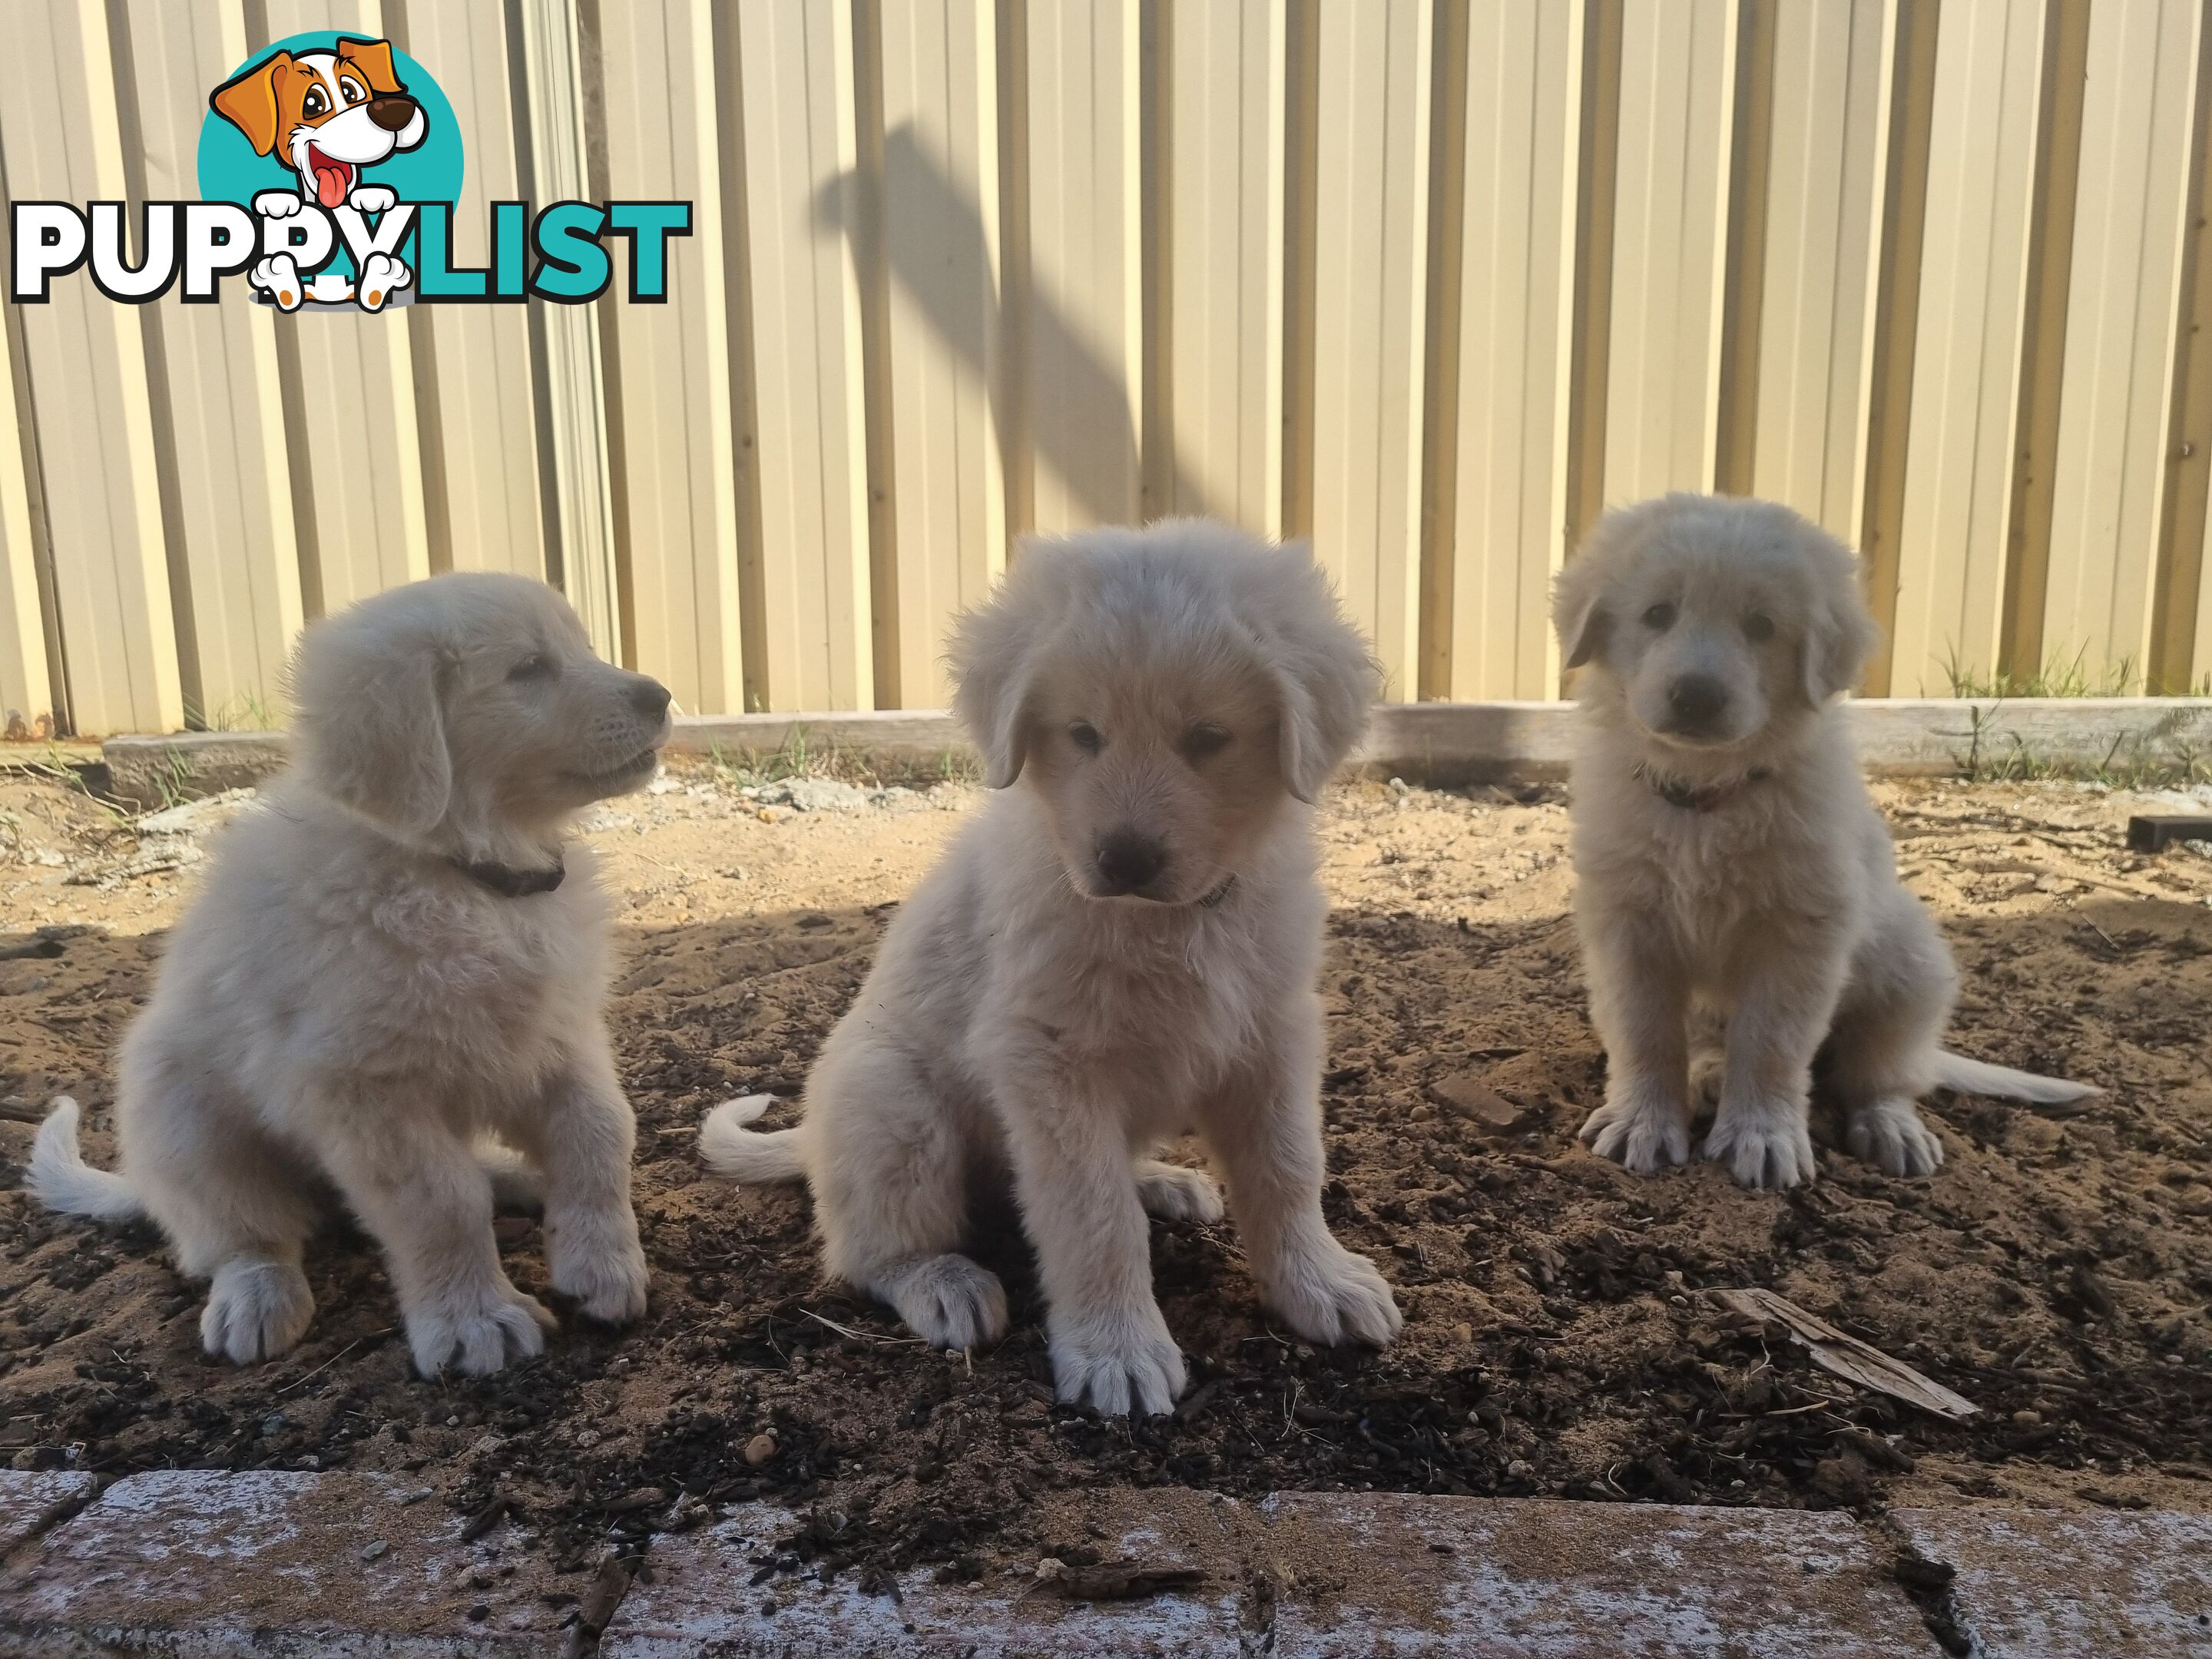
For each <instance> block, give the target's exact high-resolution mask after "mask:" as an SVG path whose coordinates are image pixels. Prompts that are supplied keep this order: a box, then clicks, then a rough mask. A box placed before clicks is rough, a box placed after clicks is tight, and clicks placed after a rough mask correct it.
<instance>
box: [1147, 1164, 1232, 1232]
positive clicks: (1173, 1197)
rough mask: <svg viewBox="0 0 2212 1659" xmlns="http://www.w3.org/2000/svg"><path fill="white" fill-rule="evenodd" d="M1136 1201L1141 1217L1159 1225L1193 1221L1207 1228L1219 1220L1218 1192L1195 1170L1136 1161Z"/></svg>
mask: <svg viewBox="0 0 2212 1659" xmlns="http://www.w3.org/2000/svg"><path fill="white" fill-rule="evenodd" d="M1137 1201H1138V1202H1139V1203H1140V1204H1142V1205H1143V1206H1145V1213H1146V1215H1150V1216H1158V1218H1160V1219H1161V1220H1162V1221H1195V1222H1197V1223H1199V1224H1200V1225H1201V1226H1211V1225H1212V1224H1213V1223H1215V1222H1217V1221H1218V1220H1220V1219H1221V1218H1222V1215H1223V1213H1224V1212H1223V1210H1222V1206H1221V1189H1220V1188H1218V1187H1216V1186H1215V1185H1214V1184H1213V1183H1212V1182H1211V1181H1208V1180H1207V1179H1206V1177H1205V1176H1202V1175H1200V1173H1199V1172H1198V1171H1197V1170H1186V1169H1184V1168H1182V1166H1181V1165H1180V1164H1163V1163H1162V1162H1161V1161H1160V1160H1159V1159H1158V1158H1139V1159H1138V1160H1137Z"/></svg>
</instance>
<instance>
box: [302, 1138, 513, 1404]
mask: <svg viewBox="0 0 2212 1659" xmlns="http://www.w3.org/2000/svg"><path fill="white" fill-rule="evenodd" d="M331 1119H332V1120H333V1123H332V1127H331V1134H330V1136H329V1138H328V1139H326V1140H325V1142H324V1144H323V1146H322V1147H321V1148H320V1150H321V1152H322V1154H323V1159H324V1163H325V1167H327V1168H328V1170H330V1173H331V1179H332V1180H333V1181H335V1182H337V1186H338V1190H339V1191H340V1193H341V1194H343V1196H344V1198H345V1201H346V1204H347V1206H349V1208H350V1209H351V1210H352V1211H353V1212H354V1213H355V1214H356V1215H357V1216H359V1217H360V1218H361V1221H362V1225H363V1226H365V1227H367V1228H368V1231H370V1232H371V1233H372V1234H374V1236H375V1238H376V1241H377V1243H380V1244H381V1245H382V1246H383V1247H384V1257H385V1263H386V1267H388V1269H389V1270H390V1272H391V1274H392V1289H393V1290H394V1291H397V1292H398V1297H399V1313H400V1317H401V1318H402V1320H403V1321H404V1322H405V1324H406V1327H407V1342H408V1346H410V1348H412V1349H413V1350H414V1353H415V1368H416V1370H418V1371H420V1372H422V1375H423V1376H436V1375H437V1374H438V1373H439V1372H440V1371H441V1370H444V1369H445V1367H446V1366H447V1364H453V1365H455V1366H456V1367H457V1368H458V1369H459V1370H462V1371H465V1372H466V1373H467V1374H468V1375H470V1376H483V1375H485V1374H486V1373H488V1372H490V1371H495V1370H499V1369H500V1368H501V1366H502V1365H504V1364H507V1361H508V1360H510V1359H519V1358H527V1357H528V1356H530V1355H532V1354H535V1353H542V1352H544V1348H545V1332H546V1331H548V1330H550V1329H551V1328H552V1325H553V1316H551V1315H550V1314H549V1313H547V1312H546V1311H545V1310H544V1308H542V1307H540V1306H539V1305H538V1302H537V1299H536V1298H535V1297H527V1296H525V1295H524V1294H523V1293H522V1292H521V1291H518V1290H516V1289H515V1288H514V1286H513V1284H512V1283H510V1282H509V1281H508V1279H507V1273H506V1271H505V1269H503V1268H502V1267H501V1266H500V1264H499V1247H498V1244H497V1243H495V1241H494V1239H493V1237H492V1231H491V1208H492V1206H491V1177H490V1176H489V1175H487V1174H486V1173H485V1171H484V1169H483V1165H482V1164H478V1163H477V1160H476V1157H475V1155H474V1154H473V1153H472V1152H471V1151H470V1149H469V1147H468V1146H467V1144H466V1143H465V1142H464V1141H463V1140H462V1139H460V1137H459V1136H458V1135H456V1134H454V1133H452V1132H451V1131H450V1130H448V1129H447V1128H446V1127H445V1126H444V1125H443V1124H441V1123H438V1122H436V1121H432V1120H431V1119H430V1117H429V1115H428V1113H427V1112H425V1111H423V1110H422V1109H420V1108H419V1107H416V1106H415V1105H414V1104H413V1103H392V1102H386V1101H376V1100H368V1101H362V1100H351V1101H347V1102H344V1103H342V1104H341V1105H340V1107H339V1109H337V1111H335V1112H333V1113H332V1114H331Z"/></svg>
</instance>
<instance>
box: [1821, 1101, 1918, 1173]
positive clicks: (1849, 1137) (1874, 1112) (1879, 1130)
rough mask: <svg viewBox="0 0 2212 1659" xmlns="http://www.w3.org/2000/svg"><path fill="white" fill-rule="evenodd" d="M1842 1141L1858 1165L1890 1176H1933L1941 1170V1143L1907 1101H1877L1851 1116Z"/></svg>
mask: <svg viewBox="0 0 2212 1659" xmlns="http://www.w3.org/2000/svg"><path fill="white" fill-rule="evenodd" d="M1844 1144H1845V1145H1846V1146H1849V1147H1850V1149H1851V1156H1852V1157H1853V1158H1857V1159H1858V1160H1859V1161H1860V1162H1861V1163H1863V1164H1873V1165H1874V1166H1875V1168H1876V1169H1880V1170H1888V1171H1889V1173H1890V1174H1892V1175H1893V1176H1924V1175H1933V1174H1934V1173H1935V1172H1936V1170H1940V1169H1942V1167H1943V1143H1942V1141H1940V1140H1938V1139H1936V1132H1935V1131H1934V1130H1933V1129H1930V1128H1929V1127H1928V1126H1927V1124H1926V1123H1924V1122H1923V1121H1921V1117H1920V1114H1919V1112H1918V1110H1917V1109H1915V1108H1914V1106H1913V1104H1912V1103H1911V1101H1909V1100H1898V1099H1891V1100H1877V1101H1875V1103H1873V1104H1872V1105H1870V1106H1862V1107H1861V1108H1859V1109H1858V1110H1857V1111H1856V1112H1853V1113H1852V1114H1851V1119H1850V1123H1849V1124H1848V1125H1846V1126H1845V1127H1844Z"/></svg>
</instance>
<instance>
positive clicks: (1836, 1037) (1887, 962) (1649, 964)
mask: <svg viewBox="0 0 2212 1659" xmlns="http://www.w3.org/2000/svg"><path fill="white" fill-rule="evenodd" d="M1553 615H1554V620H1555V621H1556V622H1557V623H1558V626H1559V641H1560V645H1561V647H1562V649H1563V650H1564V651H1565V653H1566V662H1567V665H1568V666H1569V667H1570V668H1582V669H1583V670H1584V675H1583V684H1582V687H1581V720H1580V724H1581V742H1580V746H1579V750H1578V752H1577V757H1576V759H1575V763H1574V769H1573V781H1574V790H1573V793H1574V860H1575V874H1576V878H1577V892H1576V900H1575V908H1576V919H1577V922H1578V923H1579V925H1580V930H1581V934H1582V941H1583V963H1584V971H1585V972H1586V974H1587V975H1588V976H1589V989H1590V1012H1591V1017H1592V1018H1593V1019H1594V1020H1595V1023H1596V1025H1597V1028H1598V1033H1599V1035H1600V1036H1601V1037H1602V1038H1603V1039H1604V1041H1605V1047H1606V1059H1607V1080H1606V1101H1605V1104H1604V1105H1602V1106H1601V1107H1600V1108H1598V1109H1597V1110H1596V1111H1595V1112H1593V1113H1591V1114H1590V1117H1589V1121H1588V1122H1587V1123H1585V1124H1584V1125H1583V1139H1585V1140H1588V1141H1591V1142H1593V1143H1595V1146H1596V1149H1597V1150H1598V1151H1599V1152H1601V1153H1602V1154H1604V1155H1605V1156H1606V1157H1607V1158H1613V1159H1616V1160H1618V1161H1619V1162H1620V1163H1623V1164H1626V1165H1627V1166H1628V1167H1629V1168H1630V1169H1632V1170H1637V1171H1638V1172H1640V1173H1649V1172H1650V1171H1652V1170H1657V1169H1660V1168H1662V1167H1663V1166H1665V1165H1667V1164H1680V1163H1681V1162H1683V1161H1684V1159H1686V1158H1687V1157H1688V1156H1689V1149H1690V1121H1691V1085H1692V1069H1693V1066H1696V1068H1697V1069H1698V1070H1699V1072H1700V1073H1702V1074H1704V1075H1705V1076H1711V1074H1712V1073H1717V1074H1718V1081H1719V1097H1718V1112H1717V1115H1716V1117H1715V1118H1714V1120H1713V1127H1712V1130H1711V1133H1709V1134H1708V1135H1707V1136H1706V1137H1705V1156H1706V1157H1708V1158H1717V1159H1720V1160H1722V1161H1723V1162H1724V1163H1726V1164H1728V1165H1729V1168H1730V1169H1731V1170H1734V1171H1735V1177H1736V1179H1737V1180H1738V1181H1741V1182H1743V1183H1744V1184H1745V1185H1747V1186H1753V1187H1794V1186H1796V1184H1797V1183H1798V1182H1805V1181H1810V1180H1812V1179H1813V1177H1814V1162H1813V1143H1812V1139H1811V1135H1810V1133H1809V1128H1808V1099H1809V1091H1810V1089H1811V1086H1812V1083H1813V1079H1814V1060H1815V1057H1816V1055H1818V1056H1819V1058H1820V1082H1821V1085H1822V1088H1823V1091H1824V1093H1832V1096H1833V1097H1834V1099H1835V1102H1836V1103H1837V1104H1838V1107H1840V1109H1842V1111H1843V1114H1844V1125H1845V1137H1846V1139H1847V1141H1848V1143H1849V1145H1850V1149H1851V1151H1852V1152H1854V1153H1856V1154H1857V1156H1858V1157H1860V1158H1864V1159H1866V1160H1867V1161H1868V1162H1869V1163H1872V1164H1880V1165H1881V1167H1882V1168H1883V1169H1885V1170H1888V1171H1890V1172H1891V1173H1892V1174H1893V1175H1925V1174H1927V1173H1928V1172H1929V1170H1933V1169H1935V1168H1936V1166H1937V1165H1938V1164H1941V1163H1942V1161H1943V1148H1942V1143H1941V1142H1940V1141H1938V1140H1937V1139H1936V1136H1935V1135H1934V1134H1933V1133H1931V1132H1930V1131H1929V1128H1928V1127H1927V1126H1926V1125H1925V1124H1923V1122H1922V1121H1921V1120H1920V1115H1919V1113H1918V1112H1917V1110H1916V1109H1914V1105H1913V1103H1914V1101H1915V1100H1916V1099H1917V1097H1920V1096H1921V1095H1923V1094H1925V1093H1926V1092H1927V1091H1929V1089H1931V1088H1934V1087H1936V1086H1937V1085H1944V1086H1948V1087H1950V1088H1956V1089H1966V1090H1972V1091H1977V1092H1979V1093H1983V1094H1995V1095H2007V1096H2010V1097H2014V1098H2016V1099H2021V1100H2034V1101H2045V1102H2056V1101H2065V1100H2077V1099H2080V1098H2081V1097H2084V1096H2087V1095H2090V1094H2093V1093H2095V1092H2096V1091H2094V1090H2093V1089H2091V1088H2088V1087H2087V1086H2086V1085H2080V1084H2073V1083H2065V1082H2061V1081H2059V1080H2058V1079H2052V1078H2041V1077H2036V1076H2034V1075H2033V1074H2031V1073H2026V1072H2015V1071H2013V1070H2010V1069H2009V1068H2007V1067H2004V1066H1989V1065H1984V1064H1982V1063H1981V1062H1979V1061H1976V1060H1966V1059H1964V1058H1962V1057H1961V1056H1960V1055H1957V1054H1948V1053H1946V1052H1945V1051H1944V1050H1943V1049H1942V1048H1940V1047H1939V1046H1938V1043H1939V1041H1940V1039H1941V1037H1942V1030H1943V1026H1944V1023H1945V1021H1946V1020H1947V1019H1948V1018H1949V1016H1950V1011H1951V1002H1952V999H1953V996H1954V994H1955V991H1956V988H1957V974H1956V972H1955V970H1954V969H1953V967H1952V963H1951V955H1950V951H1948V949H1947V948H1946V947H1945V945H1944V944H1943V940H1942V936H1941V935H1940V934H1938V933H1937V932H1936V925H1935V923H1934V922H1933V921H1931V920H1930V919H1929V915H1928V913H1927V912H1926V911H1925V910H1923V908H1921V906H1920V903H1919V901H1918V900H1917V899H1915V898H1914V897H1913V896H1912V895H1911V894H1910V893H1908V892H1907V891H1906V890H1905V888H1904V887H1903V886H1902V885H1901V884H1899V881H1898V878H1897V870H1896V864H1895V860H1893V857H1892V854H1891V850H1890V838H1889V833H1888V830H1887V828H1886V827H1885V826H1884V824H1883V823H1882V820H1881V815H1880V814H1879V813H1878V812H1877V811H1875V805H1874V802H1873V800H1872V799H1871V798H1870V797H1869V795H1868V793H1867V790H1866V785H1865V782H1864V781H1863V779H1862V778H1861V776H1860V775H1859V765H1858V759H1857V755H1856V754H1855V753H1854V752H1853V750H1852V748H1851V744H1850V736H1849V733H1848V732H1846V730H1845V727H1844V715H1843V713H1842V710H1841V708H1839V707H1838V706H1837V705H1836V702H1835V699H1836V697H1837V696H1838V694H1839V693H1840V692H1842V691H1843V690H1845V689H1846V688H1847V687H1849V686H1850V684H1852V683H1853V682H1854V681H1856V680H1857V678H1858V672H1859V669H1860V667H1861V665H1863V663H1864V661H1865V659H1866V657H1867V653H1869V651H1870V650H1871V649H1872V648H1873V647H1874V644H1875V638H1876V629H1875V622H1874V618H1873V617H1871V616H1870V615H1869V613H1868V611H1867V608H1866V605H1865V602H1864V601H1863V599H1861V598H1860V596H1859V583H1858V575H1857V567H1856V562H1855V561H1854V560H1853V559H1852V557H1851V556H1850V553H1849V552H1848V551H1847V550H1845V549H1844V547H1843V546H1842V544H1839V543H1838V542H1837V541H1835V540H1834V539H1833V538H1831V537H1829V536H1827V535H1826V534H1825V533H1824V532H1821V531H1820V529H1818V528H1817V527H1815V526H1813V525H1811V524H1808V523H1807V522H1806V521H1805V520H1803V519H1802V518H1800V517H1798V516H1797V514H1796V513H1792V512H1791V511H1790V509H1789V508H1787V507H1779V506H1777V505H1775V504H1773V503H1771V502H1768V501H1740V500H1736V501H1730V500H1721V499H1718V498H1714V497H1707V496H1698V495H1668V496H1666V497H1664V498H1663V499H1662V500H1659V501H1646V502H1644V503H1643V504H1642V505H1641V506H1638V507H1630V508H1628V509H1626V511H1623V512H1620V513H1613V515H1612V516H1611V517H1609V518H1607V519H1606V520H1604V521H1603V522H1602V523H1601V524H1600V525H1599V526H1598V527H1597V530H1596V532H1595V533H1594V534H1593V535H1592V536H1591V538H1590V540H1589V546H1588V547H1587V548H1586V549H1585V550H1583V552H1582V553H1581V554H1580V555H1579V556H1577V558H1576V559H1575V560H1574V562H1572V563H1571V564H1570V565H1568V567H1567V568H1566V569H1565V571H1563V572H1562V573H1561V574H1560V576H1559V582H1558V586H1557V591H1556V592H1555V594H1554V605H1553ZM1722 1030H1724V1033H1725V1035H1724V1036H1718V1033H1719V1032H1721V1031H1722ZM1716 1038H1717V1041H1718V1043H1719V1049H1720V1051H1719V1053H1718V1054H1714V1053H1712V1052H1711V1051H1710V1049H1709V1050H1708V1052H1706V1053H1705V1054H1692V1044H1693V1041H1695V1040H1698V1039H1702V1040H1703V1041H1705V1042H1714V1041H1715V1040H1716Z"/></svg>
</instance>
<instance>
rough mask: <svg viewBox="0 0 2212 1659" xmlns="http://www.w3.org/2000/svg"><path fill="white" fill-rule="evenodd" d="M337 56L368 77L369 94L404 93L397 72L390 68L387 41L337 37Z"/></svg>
mask: <svg viewBox="0 0 2212 1659" xmlns="http://www.w3.org/2000/svg"><path fill="white" fill-rule="evenodd" d="M338 56H339V57H341V58H344V59H345V60H346V61H347V62H348V63H349V64H355V65H356V66H357V67H358V68H359V69H360V70H361V72H362V74H363V75H365V76H368V89H369V90H370V91H371V92H404V91H406V90H407V88H406V87H405V86H404V84H402V82H401V81H400V79H399V71H398V70H397V69H395V68H394V67H393V66H392V42H391V41H389V40H348V39H346V38H345V37H344V36H343V35H340V36H339V37H338Z"/></svg>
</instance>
